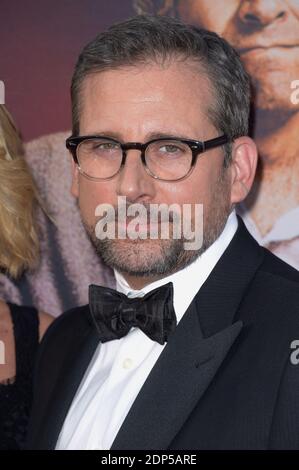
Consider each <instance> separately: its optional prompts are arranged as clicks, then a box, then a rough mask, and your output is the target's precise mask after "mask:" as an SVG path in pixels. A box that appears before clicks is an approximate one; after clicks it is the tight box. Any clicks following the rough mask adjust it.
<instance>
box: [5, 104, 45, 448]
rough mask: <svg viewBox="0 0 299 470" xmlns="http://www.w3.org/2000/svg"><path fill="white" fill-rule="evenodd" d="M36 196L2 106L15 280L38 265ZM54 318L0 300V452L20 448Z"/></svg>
mask: <svg viewBox="0 0 299 470" xmlns="http://www.w3.org/2000/svg"><path fill="white" fill-rule="evenodd" d="M37 204H38V196H37V192H36V189H35V185H34V182H33V180H32V177H31V175H30V173H29V171H28V169H27V166H26V163H25V161H24V159H23V147H22V142H21V139H20V136H19V133H18V131H17V129H16V127H15V125H14V122H13V120H12V117H11V115H10V114H9V112H8V111H7V109H6V108H5V106H3V105H1V106H0V269H1V271H2V272H4V273H6V274H8V275H9V276H11V277H13V278H17V277H18V276H19V275H20V274H21V273H22V272H23V271H24V270H31V269H34V267H35V266H36V264H37V262H38V254H39V247H38V233H37V228H36V226H35V222H34V213H35V209H36V206H37ZM52 320H53V318H52V317H51V316H50V315H47V314H45V313H39V312H37V310H36V309H35V308H33V307H22V306H17V305H14V304H11V303H5V302H4V301H2V300H1V299H0V449H21V448H22V446H23V443H24V440H25V435H26V428H27V422H28V416H29V411H30V406H31V398H32V372H33V366H34V360H35V356H36V351H37V347H38V343H39V341H40V339H41V338H42V336H43V334H44V332H45V330H46V329H47V327H48V326H49V324H50V323H51V322H52Z"/></svg>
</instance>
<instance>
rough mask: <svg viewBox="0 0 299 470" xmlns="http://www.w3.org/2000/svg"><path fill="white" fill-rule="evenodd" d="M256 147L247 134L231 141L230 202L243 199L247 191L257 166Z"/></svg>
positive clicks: (233, 202) (234, 202)
mask: <svg viewBox="0 0 299 470" xmlns="http://www.w3.org/2000/svg"><path fill="white" fill-rule="evenodd" d="M257 158H258V154H257V148H256V145H255V143H254V141H253V140H252V139H250V137H247V136H243V137H239V138H237V139H236V140H235V141H234V143H233V148H232V161H231V204H236V203H238V202H241V201H243V199H245V198H246V196H247V194H248V193H249V191H250V189H251V186H252V183H253V180H254V176H255V172H256V166H257Z"/></svg>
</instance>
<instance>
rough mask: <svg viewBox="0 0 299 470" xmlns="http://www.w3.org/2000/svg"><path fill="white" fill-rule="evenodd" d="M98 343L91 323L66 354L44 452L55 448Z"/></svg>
mask: <svg viewBox="0 0 299 470" xmlns="http://www.w3.org/2000/svg"><path fill="white" fill-rule="evenodd" d="M87 309H88V307H87ZM86 313H87V312H86ZM84 326H85V325H84ZM98 344H99V338H98V335H97V332H96V330H95V329H94V328H93V327H92V326H91V325H90V324H89V323H88V326H87V329H86V331H85V332H84V334H83V335H82V337H81V341H80V342H78V341H74V344H73V349H72V350H69V351H68V353H67V354H66V356H65V357H66V361H65V364H64V365H63V368H62V370H61V372H60V374H59V378H58V380H57V383H56V387H55V389H54V392H53V394H52V396H51V401H50V403H49V406H48V408H47V420H46V421H45V422H43V429H41V433H40V436H39V447H40V448H41V449H55V446H56V443H57V439H58V437H59V434H60V431H61V429H62V426H63V423H64V420H65V418H66V415H67V413H68V411H69V408H70V406H71V404H72V401H73V399H74V396H75V394H76V392H77V390H78V387H79V385H80V383H81V381H82V378H83V376H84V374H85V372H86V370H87V368H88V366H89V363H90V361H91V359H92V356H93V354H94V352H95V350H96V348H97V346H98Z"/></svg>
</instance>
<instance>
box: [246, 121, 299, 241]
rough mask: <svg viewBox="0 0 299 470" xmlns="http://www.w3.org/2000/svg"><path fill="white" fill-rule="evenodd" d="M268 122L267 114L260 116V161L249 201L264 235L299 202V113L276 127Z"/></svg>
mask: <svg viewBox="0 0 299 470" xmlns="http://www.w3.org/2000/svg"><path fill="white" fill-rule="evenodd" d="M268 118H269V116H268ZM262 121H264V123H263V125H262ZM265 121H267V116H265V115H264V114H263V113H260V114H258V115H257V120H256V126H257V129H258V131H257V133H256V136H255V140H256V143H257V147H258V150H259V157H260V160H259V165H258V170H257V174H256V178H255V182H254V185H253V188H252V191H251V192H250V194H249V196H248V197H247V199H246V201H245V204H246V207H247V208H248V210H249V213H250V216H251V217H252V219H253V220H254V222H255V224H256V225H257V227H258V229H259V231H260V232H261V234H262V235H263V236H264V235H266V234H267V233H268V232H269V231H270V230H271V228H272V227H273V225H274V223H275V222H276V220H277V219H278V218H279V217H280V216H282V215H283V214H284V213H286V212H288V211H289V210H291V209H293V208H295V207H297V206H298V205H299V185H298V173H299V158H298V156H299V140H298V128H299V113H295V114H293V115H292V116H289V117H288V119H286V120H285V121H284V122H283V123H281V125H280V126H278V125H277V124H276V127H275V126H274V125H272V126H270V125H269V122H268V123H266V124H265Z"/></svg>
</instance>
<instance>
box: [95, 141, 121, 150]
mask: <svg viewBox="0 0 299 470" xmlns="http://www.w3.org/2000/svg"><path fill="white" fill-rule="evenodd" d="M94 149H95V150H117V149H118V145H117V144H115V143H113V142H99V143H96V144H94Z"/></svg>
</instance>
